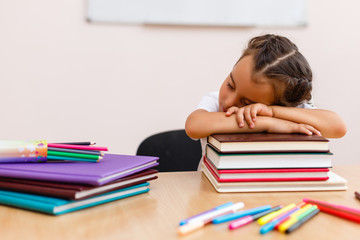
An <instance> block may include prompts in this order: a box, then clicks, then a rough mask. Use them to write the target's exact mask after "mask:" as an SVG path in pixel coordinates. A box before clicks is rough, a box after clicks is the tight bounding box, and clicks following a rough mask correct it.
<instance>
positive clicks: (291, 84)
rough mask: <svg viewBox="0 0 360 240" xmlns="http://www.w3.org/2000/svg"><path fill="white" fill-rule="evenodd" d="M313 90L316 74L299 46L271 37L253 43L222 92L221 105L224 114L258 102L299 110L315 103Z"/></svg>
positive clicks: (259, 37)
mask: <svg viewBox="0 0 360 240" xmlns="http://www.w3.org/2000/svg"><path fill="white" fill-rule="evenodd" d="M311 90H312V71H311V69H310V66H309V64H308V62H307V61H306V59H305V57H304V56H303V55H302V54H301V53H300V52H299V51H298V48H297V46H296V45H295V44H294V43H292V42H291V41H290V40H289V39H287V38H285V37H282V36H276V35H271V34H267V35H263V36H258V37H254V38H252V39H251V40H250V41H249V43H248V46H247V48H246V49H245V51H244V53H243V55H242V56H241V57H240V59H239V60H238V62H237V63H236V64H235V66H234V68H233V71H232V72H231V73H230V75H229V76H228V77H227V78H226V80H225V81H224V83H223V85H222V87H221V89H220V96H219V103H220V107H221V110H222V111H225V110H226V109H227V108H229V107H231V106H238V107H242V106H244V105H247V104H251V103H254V102H259V103H263V104H266V105H281V106H292V107H295V106H297V105H299V104H301V103H302V102H304V101H306V100H310V99H311ZM226 101H227V103H226ZM230 105H231V106H230Z"/></svg>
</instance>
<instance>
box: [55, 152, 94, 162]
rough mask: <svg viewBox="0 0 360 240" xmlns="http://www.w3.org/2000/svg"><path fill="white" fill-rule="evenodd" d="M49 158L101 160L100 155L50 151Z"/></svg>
mask: <svg viewBox="0 0 360 240" xmlns="http://www.w3.org/2000/svg"><path fill="white" fill-rule="evenodd" d="M48 156H60V157H72V158H85V159H94V160H99V155H91V154H83V153H69V152H58V151H49V150H48Z"/></svg>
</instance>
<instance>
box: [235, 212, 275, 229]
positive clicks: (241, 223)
mask: <svg viewBox="0 0 360 240" xmlns="http://www.w3.org/2000/svg"><path fill="white" fill-rule="evenodd" d="M281 207H282V206H276V207H273V208H271V209H269V210H267V211H265V212H261V213H258V214H255V215H251V216H246V217H242V218H240V219H237V220H235V221H232V222H231V223H230V224H229V229H230V230H234V229H236V228H239V227H241V226H244V225H246V224H248V223H251V222H253V221H255V220H257V219H259V218H261V217H263V216H265V215H267V214H269V213H272V212H274V211H277V210H279V209H281Z"/></svg>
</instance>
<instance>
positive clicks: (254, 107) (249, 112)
mask: <svg viewBox="0 0 360 240" xmlns="http://www.w3.org/2000/svg"><path fill="white" fill-rule="evenodd" d="M232 114H236V121H237V123H238V124H239V127H241V128H242V127H244V119H245V121H246V123H247V124H248V126H249V128H254V127H255V122H256V116H257V115H260V116H267V117H273V111H272V108H271V107H270V106H266V105H264V104H262V103H254V104H250V105H247V106H244V107H241V108H238V107H236V106H233V107H231V108H229V109H228V110H227V111H226V113H225V115H226V116H227V117H229V116H231V115H232Z"/></svg>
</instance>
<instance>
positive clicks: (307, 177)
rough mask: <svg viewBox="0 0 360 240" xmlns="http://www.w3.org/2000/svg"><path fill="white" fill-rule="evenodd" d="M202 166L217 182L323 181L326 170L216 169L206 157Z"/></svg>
mask: <svg viewBox="0 0 360 240" xmlns="http://www.w3.org/2000/svg"><path fill="white" fill-rule="evenodd" d="M204 164H205V166H206V167H207V169H208V170H209V171H210V172H211V174H212V175H213V176H214V178H215V179H216V180H217V181H218V182H260V181H325V180H328V179H329V176H328V172H329V169H328V168H308V169H304V168H300V169H229V170H220V169H217V168H216V167H215V166H214V165H213V164H212V163H211V162H210V161H209V160H208V159H207V158H206V157H204Z"/></svg>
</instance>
